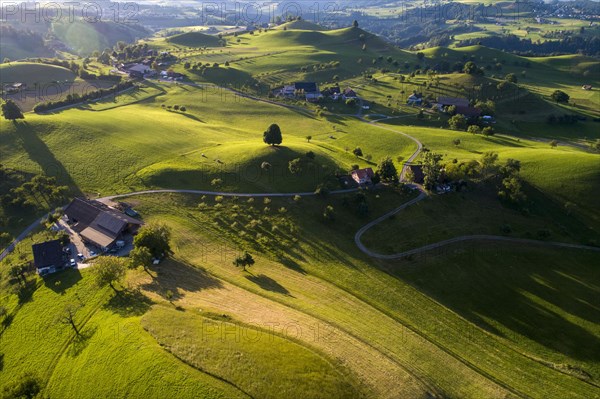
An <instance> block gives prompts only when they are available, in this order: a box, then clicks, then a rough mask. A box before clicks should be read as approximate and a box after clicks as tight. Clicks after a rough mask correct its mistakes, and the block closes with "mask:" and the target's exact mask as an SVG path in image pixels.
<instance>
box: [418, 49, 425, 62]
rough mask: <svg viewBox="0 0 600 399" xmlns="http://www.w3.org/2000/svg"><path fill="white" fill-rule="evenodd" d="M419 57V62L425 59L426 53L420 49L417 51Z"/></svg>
mask: <svg viewBox="0 0 600 399" xmlns="http://www.w3.org/2000/svg"><path fill="white" fill-rule="evenodd" d="M417 59H418V60H419V62H421V61H423V59H425V54H424V53H422V52H420V51H419V52H418V53H417Z"/></svg>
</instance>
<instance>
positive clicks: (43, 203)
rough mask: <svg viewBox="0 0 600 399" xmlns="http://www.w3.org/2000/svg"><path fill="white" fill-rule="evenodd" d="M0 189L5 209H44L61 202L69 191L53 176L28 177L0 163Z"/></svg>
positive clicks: (0, 197)
mask: <svg viewBox="0 0 600 399" xmlns="http://www.w3.org/2000/svg"><path fill="white" fill-rule="evenodd" d="M2 183H4V184H2ZM0 190H1V191H0V203H1V204H2V207H3V208H5V209H9V208H16V209H25V210H44V211H47V210H50V209H53V208H55V207H56V206H58V205H60V204H62V203H63V202H64V201H65V200H66V197H67V194H68V193H69V188H68V187H67V186H61V185H58V183H57V181H56V178H54V177H49V176H46V175H35V176H32V177H29V176H27V175H24V174H22V173H19V172H16V171H14V170H12V169H8V168H6V167H4V166H3V165H0Z"/></svg>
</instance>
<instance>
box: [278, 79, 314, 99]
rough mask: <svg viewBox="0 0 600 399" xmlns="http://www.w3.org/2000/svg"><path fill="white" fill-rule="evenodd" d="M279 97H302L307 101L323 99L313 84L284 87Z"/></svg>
mask: <svg viewBox="0 0 600 399" xmlns="http://www.w3.org/2000/svg"><path fill="white" fill-rule="evenodd" d="M281 95H283V96H286V97H294V96H301V95H304V96H305V98H306V100H307V101H316V100H318V99H319V98H321V97H323V96H322V94H321V92H320V91H319V86H318V85H317V84H316V83H315V82H296V83H294V84H292V85H287V86H284V87H283V89H282V90H281Z"/></svg>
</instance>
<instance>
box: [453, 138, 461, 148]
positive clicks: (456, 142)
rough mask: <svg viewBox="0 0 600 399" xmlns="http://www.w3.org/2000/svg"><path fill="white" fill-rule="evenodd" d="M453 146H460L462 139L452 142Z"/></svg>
mask: <svg viewBox="0 0 600 399" xmlns="http://www.w3.org/2000/svg"><path fill="white" fill-rule="evenodd" d="M452 144H454V145H455V146H456V147H458V146H459V145H460V139H454V140H452Z"/></svg>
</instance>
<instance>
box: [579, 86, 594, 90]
mask: <svg viewBox="0 0 600 399" xmlns="http://www.w3.org/2000/svg"><path fill="white" fill-rule="evenodd" d="M581 88H582V89H583V90H592V85H583V86H581Z"/></svg>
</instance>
